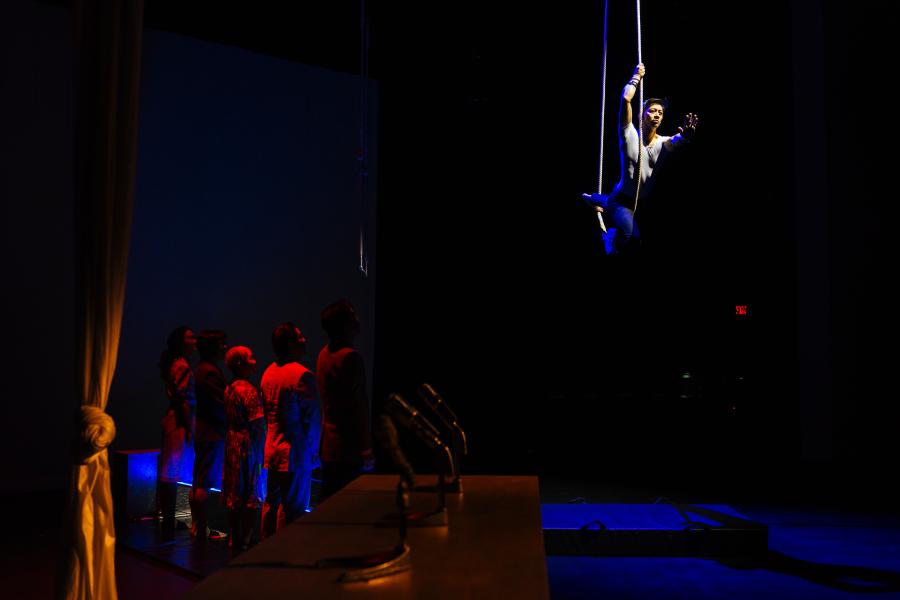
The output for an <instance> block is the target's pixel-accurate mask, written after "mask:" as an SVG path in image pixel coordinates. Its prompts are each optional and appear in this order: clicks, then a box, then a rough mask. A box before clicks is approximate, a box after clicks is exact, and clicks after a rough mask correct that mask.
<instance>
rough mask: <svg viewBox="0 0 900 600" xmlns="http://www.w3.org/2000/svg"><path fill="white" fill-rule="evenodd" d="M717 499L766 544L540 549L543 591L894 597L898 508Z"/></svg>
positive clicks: (650, 498)
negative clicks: (739, 551) (647, 552)
mask: <svg viewBox="0 0 900 600" xmlns="http://www.w3.org/2000/svg"><path fill="white" fill-rule="evenodd" d="M673 497H678V499H679V500H683V501H686V502H695V503H702V502H703V501H704V500H705V501H708V502H710V503H720V502H722V501H723V500H726V498H723V497H719V496H716V495H713V494H708V493H706V492H704V493H702V494H699V495H691V494H682V495H681V496H673ZM541 499H542V502H543V503H544V507H546V505H548V504H564V503H570V502H572V503H573V504H575V505H579V504H580V503H618V504H629V503H631V504H640V503H646V504H652V503H654V502H655V501H656V500H658V499H659V497H658V496H657V495H656V492H651V491H648V490H643V489H639V488H636V487H633V486H631V487H629V486H613V485H604V484H597V483H584V482H572V481H564V480H554V481H541ZM727 500H729V501H730V504H729V506H730V507H732V508H733V509H734V511H736V512H737V513H739V514H740V515H742V516H746V517H747V518H749V519H752V520H753V521H755V522H758V523H761V524H763V525H765V526H767V529H768V542H769V544H768V546H769V548H768V551H767V552H765V553H763V554H762V555H757V556H749V557H734V556H732V557H718V558H708V557H707V558H701V557H643V556H642V557H633V556H632V557H622V556H618V557H616V556H548V557H547V568H548V577H549V583H550V595H551V597H552V598H554V599H555V600H560V599H564V600H567V599H569V598H572V599H576V598H578V599H581V598H590V597H600V596H604V597H614V598H620V599H626V600H627V599H630V598H686V599H687V598H690V599H692V600H705V599H713V598H729V599H730V600H750V599H758V598H763V597H764V598H766V600H781V599H784V600H788V599H790V600H794V599H798V598H824V599H831V598H835V599H838V598H841V599H853V598H872V597H873V593H875V594H876V595H877V597H878V598H879V599H880V600H887V599H890V600H895V599H900V509H896V508H894V509H893V510H886V509H885V508H884V507H883V506H882V507H880V508H877V509H872V510H866V509H865V507H864V506H859V507H852V508H846V509H841V508H835V507H829V506H824V505H811V504H809V503H806V502H804V503H799V502H798V503H786V502H768V503H767V502H761V501H760V500H759V499H758V498H752V499H751V501H747V502H741V501H740V500H739V499H738V500H735V499H734V498H727ZM580 505H581V506H584V505H585V504H580ZM576 510H587V509H576ZM153 529H154V527H153V524H152V523H149V522H144V523H139V524H136V525H135V526H134V527H130V528H129V531H128V532H127V534H126V536H124V537H125V541H126V543H128V544H129V547H134V546H133V545H132V544H134V545H138V544H146V543H153V541H154V538H153V535H154V532H153ZM120 541H123V540H122V537H121V536H120ZM142 553H143V554H144V555H145V556H148V557H152V558H153V560H154V561H158V562H161V563H166V564H170V565H172V566H173V567H175V568H178V569H181V570H183V571H184V572H187V573H194V574H199V575H204V574H208V573H210V572H214V571H215V570H217V569H219V568H221V567H223V566H224V565H225V564H227V562H228V550H227V543H222V542H215V543H208V544H207V545H206V547H205V548H197V546H196V545H195V544H194V542H193V541H192V540H191V538H190V536H189V534H188V532H187V531H179V532H177V533H176V536H175V540H173V543H170V544H169V545H167V546H165V545H158V546H157V547H156V549H155V550H153V551H148V550H145V551H142Z"/></svg>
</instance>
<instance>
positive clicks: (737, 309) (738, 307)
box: [734, 304, 749, 317]
mask: <svg viewBox="0 0 900 600" xmlns="http://www.w3.org/2000/svg"><path fill="white" fill-rule="evenodd" d="M748 310H749V307H748V306H747V305H746V304H735V305H734V314H736V315H738V316H739V317H746V316H747V315H748V314H749V312H748Z"/></svg>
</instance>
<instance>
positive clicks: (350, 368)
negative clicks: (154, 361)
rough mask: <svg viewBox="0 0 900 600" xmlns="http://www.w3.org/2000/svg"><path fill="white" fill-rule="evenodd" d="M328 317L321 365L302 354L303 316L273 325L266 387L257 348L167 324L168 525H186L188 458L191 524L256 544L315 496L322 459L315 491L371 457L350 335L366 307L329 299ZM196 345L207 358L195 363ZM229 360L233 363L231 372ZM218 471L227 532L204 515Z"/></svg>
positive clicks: (368, 464) (332, 488)
mask: <svg viewBox="0 0 900 600" xmlns="http://www.w3.org/2000/svg"><path fill="white" fill-rule="evenodd" d="M321 324H322V327H323V329H324V330H325V332H326V333H327V335H328V340H329V341H328V344H326V345H325V346H324V347H323V348H322V350H321V351H320V352H319V355H318V359H317V361H316V370H315V372H314V371H312V370H310V369H309V368H307V367H306V366H304V365H302V364H301V363H300V360H301V358H302V357H303V355H304V354H305V352H306V338H305V337H304V335H303V332H302V331H301V330H300V328H299V327H298V326H297V325H295V324H294V323H291V322H285V323H282V324H280V325H278V326H277V327H276V328H275V330H274V331H273V332H272V349H273V350H274V353H275V357H276V358H275V361H274V362H273V363H272V364H270V365H269V366H268V367H267V368H266V370H265V372H264V373H263V375H262V379H261V380H260V383H259V387H257V386H256V385H255V384H254V383H253V381H252V380H253V377H254V373H255V372H256V359H255V358H254V356H253V351H252V350H251V349H250V348H248V347H246V346H233V347H231V348H228V347H227V345H226V335H225V333H224V332H222V331H216V330H205V331H201V332H200V333H199V334H195V333H194V331H193V330H192V329H191V328H189V327H187V326H182V327H178V328H176V329H175V330H174V331H173V332H172V333H171V334H170V335H169V339H168V343H167V348H166V349H165V350H164V351H163V353H162V357H161V358H160V364H159V367H160V375H161V377H162V379H163V380H164V381H165V383H166V394H167V396H168V400H169V405H168V408H167V410H166V414H165V416H164V417H163V420H162V434H163V440H162V449H161V452H160V464H159V478H158V479H159V499H160V509H161V512H162V529H163V532H164V533H165V534H168V535H171V534H172V533H173V532H174V530H175V528H176V526H177V525H178V523H177V522H176V520H175V501H176V491H177V483H178V482H179V481H183V480H184V478H185V475H186V474H187V473H188V472H189V471H188V469H192V472H193V485H192V488H191V492H190V496H189V500H190V507H191V521H192V523H191V534H192V535H193V536H194V537H195V538H196V539H198V540H206V539H224V538H226V537H227V538H228V540H229V544H230V545H231V547H232V549H233V551H234V552H235V553H237V552H240V551H241V550H243V549H246V548H247V547H249V546H250V545H251V543H252V541H253V540H254V537H255V536H254V531H256V530H257V529H259V537H260V538H265V537H267V536H271V535H273V534H274V533H275V532H276V531H278V529H279V528H280V527H283V526H284V525H286V524H288V523H290V522H291V521H293V520H294V519H296V518H297V517H298V516H300V515H302V514H303V513H304V512H305V511H306V510H307V509H308V508H309V502H310V496H311V482H312V471H313V469H315V468H318V467H320V466H321V469H322V486H321V488H320V491H319V494H318V501H319V502H322V501H323V500H324V499H325V498H327V497H328V496H330V495H332V494H334V493H335V492H336V491H338V490H340V489H341V488H342V487H344V486H345V485H346V484H347V483H349V482H350V481H352V480H353V479H354V478H355V477H356V476H357V475H359V474H360V473H361V472H366V471H372V470H373V469H374V466H375V465H374V463H375V461H374V454H373V451H372V431H371V425H370V423H371V419H370V407H369V399H368V395H367V393H366V383H365V380H366V377H365V366H364V363H363V360H362V356H361V355H360V354H359V352H358V351H357V350H356V349H355V348H354V346H353V342H354V339H355V338H356V336H357V335H358V334H359V318H358V316H357V314H356V312H355V311H354V309H353V306H352V305H351V304H350V303H349V302H348V301H346V300H340V301H338V302H336V303H334V304H332V305H330V306H328V307H326V308H325V309H324V310H323V311H322V314H321ZM195 351H197V352H198V353H199V354H200V361H199V362H198V363H197V364H196V366H195V367H194V368H193V369H192V368H191V365H190V363H189V362H188V359H189V358H190V357H191V356H192V355H193V354H194V352H195ZM222 360H224V362H225V364H226V366H227V367H228V369H229V370H230V371H231V375H232V379H231V382H230V383H227V384H226V378H225V374H224V373H223V372H222V369H221V368H219V365H218V363H219V362H220V361H222ZM191 447H193V449H194V453H193V454H194V461H193V465H190V464H188V463H189V462H190V456H191V452H190V448H191ZM219 482H221V490H222V495H221V498H222V502H223V503H224V505H225V506H226V508H227V509H228V520H229V529H230V532H229V533H230V535H226V534H224V533H221V532H218V531H215V530H211V529H210V528H209V525H208V519H207V507H208V503H209V492H210V489H211V488H214V487H217V486H218V485H219ZM260 508H261V509H262V511H261V512H262V514H261V516H260V514H259V509H260Z"/></svg>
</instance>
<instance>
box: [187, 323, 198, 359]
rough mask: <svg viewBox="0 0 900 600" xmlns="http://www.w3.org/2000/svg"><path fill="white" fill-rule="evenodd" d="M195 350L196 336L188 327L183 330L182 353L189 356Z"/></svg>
mask: <svg viewBox="0 0 900 600" xmlns="http://www.w3.org/2000/svg"><path fill="white" fill-rule="evenodd" d="M196 350H197V336H196V335H195V334H194V332H193V331H192V330H190V329H188V330H187V331H185V332H184V355H185V356H190V355H191V354H193V353H194V352H196Z"/></svg>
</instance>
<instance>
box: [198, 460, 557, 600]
mask: <svg viewBox="0 0 900 600" xmlns="http://www.w3.org/2000/svg"><path fill="white" fill-rule="evenodd" d="M433 482H434V480H433V478H432V479H428V478H427V477H419V478H418V479H417V483H418V484H429V483H433ZM396 485H397V476H394V475H365V476H363V477H360V478H359V479H357V480H356V481H354V482H353V483H352V484H351V485H350V486H348V487H347V488H345V489H344V490H342V491H341V492H340V493H338V494H336V495H335V496H333V497H332V498H330V499H329V500H327V501H326V502H324V503H323V504H322V505H321V506H319V507H318V508H317V509H316V510H315V511H314V512H312V513H310V514H309V515H307V516H305V517H303V518H302V519H300V520H298V521H296V522H294V523H292V524H291V525H290V526H289V527H287V528H285V529H284V530H282V531H281V532H279V533H278V535H276V536H275V537H273V538H271V539H268V540H266V541H264V542H263V543H261V544H259V545H258V546H256V547H255V548H253V549H252V550H250V551H249V552H247V553H245V554H243V555H241V556H240V557H238V558H237V559H235V560H234V561H232V562H231V563H230V564H229V565H227V566H226V567H224V568H223V569H221V570H220V571H218V572H216V573H215V574H213V575H211V576H209V577H207V578H206V579H204V580H203V581H201V582H199V583H198V584H197V585H196V586H195V587H194V588H193V589H192V590H191V591H190V592H188V593H187V594H186V595H185V596H183V598H186V599H188V600H199V599H204V598H208V599H210V600H212V599H216V600H221V599H223V598H250V599H252V600H263V599H266V598H279V599H283V598H285V597H297V598H300V597H302V598H338V597H341V598H344V597H358V598H428V599H432V598H434V599H441V598H453V599H460V598H498V597H502V598H506V599H509V600H512V599H514V598H515V599H517V600H519V599H530V598H548V597H549V594H548V586H547V567H546V563H545V557H544V541H543V535H542V530H541V516H540V499H539V495H538V482H537V478H536V477H517V476H471V477H465V478H464V479H463V485H464V491H465V493H464V494H463V495H459V496H457V495H451V494H448V495H447V508H448V521H449V525H448V526H446V527H430V528H413V527H411V528H409V531H408V537H407V544H408V545H409V547H410V559H411V563H412V568H411V569H410V570H409V571H406V572H403V573H398V574H395V575H391V576H389V577H386V578H382V579H376V580H373V581H370V582H368V583H364V582H360V583H338V581H337V580H338V578H339V577H340V575H341V574H342V573H344V572H345V571H346V569H343V568H334V567H332V568H316V567H315V566H314V565H315V563H316V562H317V561H320V560H322V559H329V558H336V557H349V556H364V555H368V554H373V553H377V552H382V551H387V550H390V549H391V548H393V547H394V546H395V545H396V544H397V542H398V540H399V535H398V532H397V530H396V529H394V528H391V527H383V526H378V524H379V523H380V522H381V523H383V521H382V518H383V517H384V516H385V515H387V514H389V513H393V512H395V511H396V505H395V489H396ZM436 504H437V495H436V494H434V493H427V492H413V493H411V494H410V510H411V511H428V510H431V509H433V508H434V507H435V506H436Z"/></svg>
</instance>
